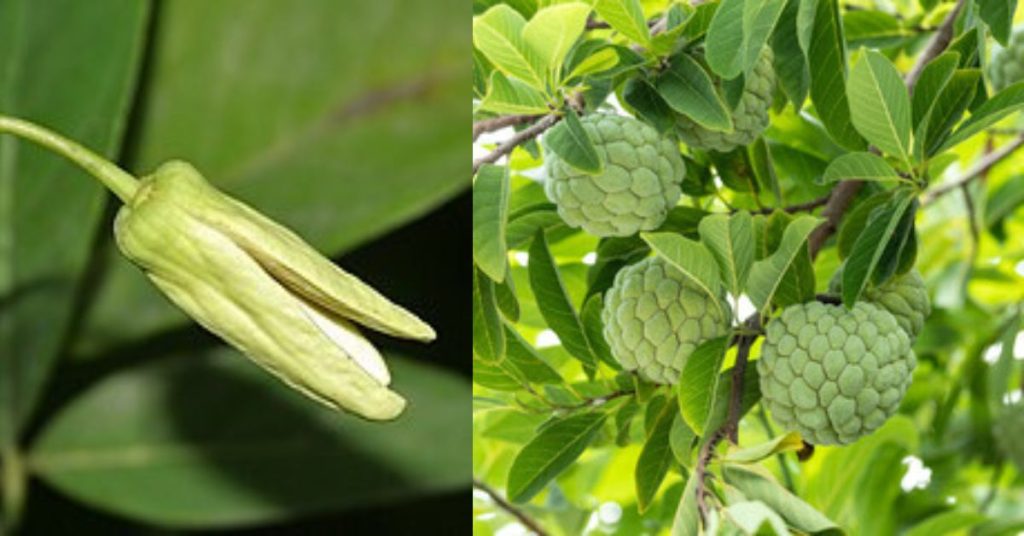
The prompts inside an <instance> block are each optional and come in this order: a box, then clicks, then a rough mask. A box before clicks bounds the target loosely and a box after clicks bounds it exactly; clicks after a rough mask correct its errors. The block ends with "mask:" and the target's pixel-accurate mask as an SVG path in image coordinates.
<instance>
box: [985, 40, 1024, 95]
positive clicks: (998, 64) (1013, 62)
mask: <svg viewBox="0 0 1024 536" xmlns="http://www.w3.org/2000/svg"><path fill="white" fill-rule="evenodd" d="M988 78H989V81H991V82H992V88H993V89H995V90H996V91H999V90H1001V89H1004V88H1006V87H1007V86H1010V85H1012V84H1015V83H1017V82H1020V81H1021V80H1024V28H1016V29H1014V31H1013V33H1012V34H1011V35H1010V40H1009V41H1008V42H1007V43H1006V46H1005V47H1003V46H1000V45H999V44H998V43H996V45H995V47H994V48H993V49H992V61H990V62H989V63H988Z"/></svg>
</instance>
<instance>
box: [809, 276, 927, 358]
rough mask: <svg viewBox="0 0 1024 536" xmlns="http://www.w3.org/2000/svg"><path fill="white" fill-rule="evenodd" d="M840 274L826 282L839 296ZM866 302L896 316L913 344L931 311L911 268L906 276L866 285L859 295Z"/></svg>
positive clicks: (922, 285) (924, 292)
mask: <svg viewBox="0 0 1024 536" xmlns="http://www.w3.org/2000/svg"><path fill="white" fill-rule="evenodd" d="M842 285H843V272H842V270H841V269H840V270H838V271H836V273H835V274H834V275H833V276H832V279H831V281H829V292H831V293H833V294H836V295H839V294H841V293H842ZM862 296H863V299H864V300H865V301H869V302H872V303H874V304H876V305H880V306H881V307H882V308H884V309H885V310H886V311H889V312H890V313H892V314H893V316H895V317H896V322H897V323H899V325H900V327H901V328H903V331H906V332H907V335H909V336H910V342H911V344H913V342H914V340H915V339H916V338H917V335H918V334H919V333H921V329H922V328H924V321H925V319H927V318H928V315H930V314H931V312H932V304H931V300H929V299H928V287H926V286H925V284H924V278H923V277H921V272H918V271H917V270H916V269H912V270H910V271H909V272H907V273H905V274H899V275H895V276H893V277H891V278H889V280H888V281H886V282H885V283H883V284H882V285H879V286H877V287H876V286H874V285H870V284H869V285H868V286H867V288H865V289H864V294H863V295H862Z"/></svg>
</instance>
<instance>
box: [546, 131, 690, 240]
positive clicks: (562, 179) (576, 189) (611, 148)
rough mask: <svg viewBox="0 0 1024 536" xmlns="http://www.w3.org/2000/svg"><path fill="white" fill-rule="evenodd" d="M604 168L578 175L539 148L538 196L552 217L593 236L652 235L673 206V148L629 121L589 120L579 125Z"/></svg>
mask: <svg viewBox="0 0 1024 536" xmlns="http://www.w3.org/2000/svg"><path fill="white" fill-rule="evenodd" d="M580 122H581V123H582V124H583V129H584V130H586V131H587V134H588V135H589V136H590V139H591V140H592V141H593V142H594V147H595V148H596V149H597V152H598V154H599V155H600V157H601V160H602V162H604V169H603V170H602V171H601V172H600V173H597V174H589V173H585V172H583V171H580V170H578V169H576V168H574V167H572V166H571V165H569V164H568V163H566V162H565V160H562V159H561V158H560V157H559V156H558V155H557V154H555V152H554V151H551V150H550V149H548V147H547V144H546V143H544V142H543V141H542V143H541V145H542V146H543V147H544V167H545V171H546V176H547V180H546V182H545V185H544V191H545V192H546V193H547V196H548V199H550V200H551V201H552V202H553V203H555V205H557V206H558V214H559V215H560V216H561V217H562V219H563V220H565V222H566V223H568V224H569V225H571V226H573V227H582V228H583V229H584V230H585V231H586V232H588V233H590V234H592V235H595V236H601V237H606V236H629V235H632V234H636V233H637V232H639V231H650V230H652V229H656V228H657V227H658V226H660V225H661V224H662V222H664V221H665V218H666V216H668V212H669V210H671V209H672V207H674V206H675V205H676V203H677V202H678V201H679V196H680V194H681V190H680V186H679V185H680V183H681V182H682V181H683V176H684V175H686V165H685V164H684V163H683V159H682V157H681V156H680V154H679V147H678V146H677V145H676V143H675V142H674V141H672V140H670V139H667V138H663V137H661V136H660V135H659V134H658V132H657V131H656V130H654V129H653V128H651V127H650V126H648V125H646V124H644V123H641V122H640V121H638V120H636V119H633V118H631V117H623V116H618V115H611V114H593V115H589V116H586V117H584V118H583V119H581V120H580Z"/></svg>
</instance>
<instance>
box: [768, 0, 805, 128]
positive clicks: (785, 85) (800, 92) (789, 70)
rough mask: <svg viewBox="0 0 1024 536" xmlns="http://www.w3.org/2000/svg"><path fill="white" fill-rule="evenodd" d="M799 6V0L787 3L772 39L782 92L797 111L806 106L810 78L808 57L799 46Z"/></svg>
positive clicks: (774, 63) (775, 67) (773, 64)
mask: <svg viewBox="0 0 1024 536" xmlns="http://www.w3.org/2000/svg"><path fill="white" fill-rule="evenodd" d="M800 5H801V1H800V0H788V1H787V2H786V7H785V8H784V9H783V10H782V15H780V16H779V22H778V24H777V25H776V27H775V32H774V33H773V34H772V38H771V46H772V51H773V52H774V53H775V60H774V62H773V63H772V67H773V68H774V69H775V73H776V75H777V77H778V80H779V86H780V87H781V88H782V92H783V93H785V94H786V98H788V99H789V102H791V103H793V109H794V110H797V111H799V110H800V109H801V108H802V107H803V104H804V101H805V100H806V99H807V86H808V84H810V79H811V74H810V71H809V70H808V68H807V58H806V56H805V55H804V52H803V49H802V48H801V47H800V40H799V34H798V31H797V28H798V24H797V16H798V13H799V11H800Z"/></svg>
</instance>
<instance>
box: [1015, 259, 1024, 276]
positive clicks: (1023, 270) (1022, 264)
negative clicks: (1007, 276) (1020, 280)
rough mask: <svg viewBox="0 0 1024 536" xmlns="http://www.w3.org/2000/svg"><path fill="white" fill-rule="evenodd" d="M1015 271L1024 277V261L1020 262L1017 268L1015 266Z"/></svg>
mask: <svg viewBox="0 0 1024 536" xmlns="http://www.w3.org/2000/svg"><path fill="white" fill-rule="evenodd" d="M1013 271H1015V272H1017V275H1019V276H1021V277H1024V261H1020V262H1018V263H1017V266H1014V268H1013Z"/></svg>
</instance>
